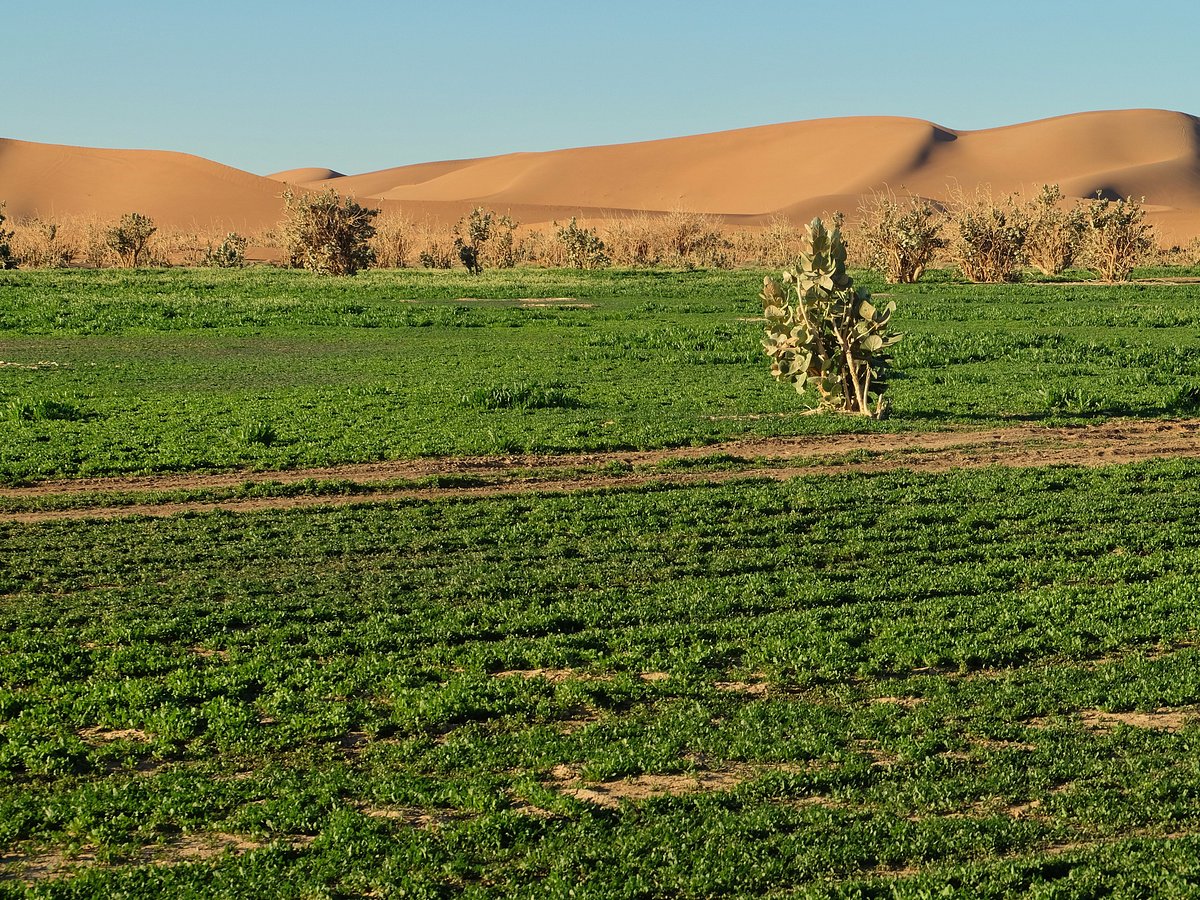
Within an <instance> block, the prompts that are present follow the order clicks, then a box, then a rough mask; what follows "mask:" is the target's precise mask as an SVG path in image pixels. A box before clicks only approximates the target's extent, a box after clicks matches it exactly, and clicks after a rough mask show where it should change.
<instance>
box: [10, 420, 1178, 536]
mask: <svg viewBox="0 0 1200 900" xmlns="http://www.w3.org/2000/svg"><path fill="white" fill-rule="evenodd" d="M1174 457H1190V458H1200V420H1186V421H1178V420H1177V421H1162V420H1113V421H1110V422H1105V423H1103V424H1100V425H1094V426H1085V427H1078V428H1045V427H1040V426H1032V425H1029V426H1020V427H1013V428H1000V429H987V430H974V431H972V430H957V431H940V432H926V433H916V434H909V433H899V434H850V435H825V436H805V437H788V438H760V439H754V440H747V441H736V442H729V443H724V444H714V445H711V446H707V447H684V448H673V449H668V450H655V451H629V452H614V453H585V454H574V455H560V456H536V455H519V456H489V457H452V458H436V459H416V460H394V461H388V462H379V463H365V464H360V465H347V466H334V467H329V468H321V469H294V470H286V471H273V472H245V471H243V472H229V473H219V474H205V473H192V474H181V475H159V476H147V477H119V478H81V479H72V480H68V481H47V482H42V483H39V484H36V485H33V486H30V487H20V488H0V500H4V499H10V500H17V501H20V500H26V501H30V500H36V499H37V498H51V497H58V498H65V497H78V496H80V495H83V494H89V493H118V494H127V495H135V496H133V497H131V500H132V502H130V503H129V504H127V505H120V506H111V505H110V506H105V505H99V504H98V505H94V506H88V505H82V506H77V507H74V508H70V509H49V510H33V511H23V512H0V522H18V523H36V522H46V521H54V520H60V519H79V518H117V517H125V516H169V515H176V514H179V513H183V512H199V511H205V510H214V509H220V510H226V511H231V512H254V511H259V510H264V509H293V508H303V507H313V506H342V505H352V504H364V503H375V502H381V501H397V500H418V501H419V500H443V499H451V498H472V497H489V496H503V495H510V494H521V493H529V492H535V491H540V492H550V493H570V492H576V491H591V490H603V489H620V488H633V487H641V486H645V485H649V484H670V485H686V484H696V483H706V484H715V483H722V482H728V481H732V480H746V479H774V480H785V479H789V478H795V477H798V476H802V475H837V474H845V473H851V472H872V473H878V472H882V471H888V470H898V469H905V470H911V471H926V472H942V471H948V470H951V469H961V468H974V467H981V466H1005V467H1038V466H1054V465H1078V466H1104V465H1114V464H1120V463H1131V462H1139V461H1143V460H1151V459H1163V458H1174ZM707 458H713V459H718V460H720V461H721V462H722V463H723V466H722V468H720V469H709V470H704V469H699V470H696V471H689V470H682V471H681V470H677V469H672V468H669V467H663V464H670V463H678V462H691V463H694V464H696V465H699V466H702V465H703V463H704V461H705V459H707ZM614 467H619V468H622V469H623V471H621V472H619V473H615V474H614V472H613V471H612V470H613V468H614ZM587 469H596V470H602V471H595V472H591V473H589V472H586V471H585V472H584V474H580V471H581V470H587ZM446 476H474V477H477V478H479V479H481V480H482V481H484V482H486V483H481V484H478V485H465V486H447V487H433V486H430V487H427V486H419V487H395V486H393V485H389V484H388V482H397V481H419V480H422V479H430V478H434V477H446ZM310 480H311V481H346V482H352V483H354V484H356V485H359V486H360V487H363V488H364V490H363V491H362V492H360V493H356V494H336V495H323V494H319V493H318V494H301V495H295V496H277V497H270V496H267V497H250V498H232V499H218V500H194V501H183V502H161V503H156V502H150V500H149V499H148V500H147V502H144V503H143V502H137V501H136V495H137V494H141V493H146V494H149V493H151V492H170V491H204V490H211V491H220V490H230V489H235V488H239V487H242V486H246V485H263V484H280V485H288V484H296V483H298V482H302V481H310Z"/></svg>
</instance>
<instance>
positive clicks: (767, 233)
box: [734, 215, 804, 269]
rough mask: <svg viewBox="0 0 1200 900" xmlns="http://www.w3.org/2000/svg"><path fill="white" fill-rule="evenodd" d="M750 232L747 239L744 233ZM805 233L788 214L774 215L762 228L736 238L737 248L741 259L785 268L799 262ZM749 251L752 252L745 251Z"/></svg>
mask: <svg viewBox="0 0 1200 900" xmlns="http://www.w3.org/2000/svg"><path fill="white" fill-rule="evenodd" d="M743 234H745V235H748V236H749V237H750V238H751V239H750V240H746V239H744V238H742V235H743ZM803 238H804V232H803V231H801V229H799V228H797V227H796V226H795V225H793V224H792V220H791V219H789V218H788V217H787V216H780V215H775V216H772V217H771V220H770V222H768V223H767V224H766V225H765V226H763V228H762V229H761V230H760V231H757V232H741V233H739V234H738V235H737V236H735V238H734V249H735V251H737V258H738V262H743V263H748V264H751V265H756V266H770V267H771V268H773V269H781V268H783V267H784V266H787V265H790V264H791V263H793V262H795V260H796V259H797V257H798V256H799V255H800V246H801V242H802V241H803ZM747 250H749V251H750V252H745V251H747Z"/></svg>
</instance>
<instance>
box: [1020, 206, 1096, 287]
mask: <svg viewBox="0 0 1200 900" xmlns="http://www.w3.org/2000/svg"><path fill="white" fill-rule="evenodd" d="M1025 213H1026V215H1027V216H1028V219H1029V233H1028V235H1027V236H1026V239H1025V254H1026V257H1027V258H1028V260H1029V262H1030V264H1031V265H1033V266H1034V267H1036V268H1037V269H1039V270H1041V272H1042V274H1044V275H1057V274H1059V273H1060V272H1062V271H1063V270H1065V269H1067V268H1069V267H1070V266H1071V264H1072V263H1074V262H1075V258H1076V256H1077V255H1078V254H1079V251H1080V249H1081V247H1082V245H1083V239H1084V236H1085V234H1086V233H1087V227H1088V224H1087V216H1086V214H1085V213H1084V211H1083V210H1082V209H1081V208H1080V207H1079V204H1078V203H1075V204H1074V205H1073V206H1071V208H1069V209H1064V208H1063V195H1062V191H1061V190H1059V187H1058V185H1057V184H1045V185H1042V190H1041V193H1039V194H1038V195H1037V196H1036V197H1034V198H1033V199H1032V200H1030V201H1029V202H1028V203H1026V204H1025Z"/></svg>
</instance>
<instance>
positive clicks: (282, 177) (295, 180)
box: [267, 167, 346, 185]
mask: <svg viewBox="0 0 1200 900" xmlns="http://www.w3.org/2000/svg"><path fill="white" fill-rule="evenodd" d="M267 177H268V178H270V179H271V180H272V181H282V182H284V183H285V184H294V185H302V184H308V183H309V182H313V181H333V180H334V179H335V178H345V177H346V176H345V175H343V174H342V173H341V172H337V171H334V170H333V169H322V168H317V167H310V168H306V169H288V170H287V171H285V172H275V173H274V174H271V175H268V176H267Z"/></svg>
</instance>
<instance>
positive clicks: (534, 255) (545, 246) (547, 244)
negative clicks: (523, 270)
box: [516, 228, 567, 269]
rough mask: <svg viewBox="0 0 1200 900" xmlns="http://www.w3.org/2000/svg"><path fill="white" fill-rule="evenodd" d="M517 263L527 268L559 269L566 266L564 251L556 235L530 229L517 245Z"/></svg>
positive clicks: (547, 231) (544, 230)
mask: <svg viewBox="0 0 1200 900" xmlns="http://www.w3.org/2000/svg"><path fill="white" fill-rule="evenodd" d="M516 255H517V261H518V262H519V263H521V264H522V265H528V266H547V267H549V268H553V269H560V268H562V267H564V266H565V265H567V257H566V250H565V248H564V247H563V245H562V244H561V243H560V242H559V240H558V238H557V235H556V233H554V232H551V231H549V230H547V229H545V228H530V229H528V230H527V231H526V232H525V234H524V235H523V236H522V237H521V240H520V241H519V242H518V243H517V250H516Z"/></svg>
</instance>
